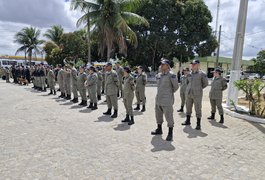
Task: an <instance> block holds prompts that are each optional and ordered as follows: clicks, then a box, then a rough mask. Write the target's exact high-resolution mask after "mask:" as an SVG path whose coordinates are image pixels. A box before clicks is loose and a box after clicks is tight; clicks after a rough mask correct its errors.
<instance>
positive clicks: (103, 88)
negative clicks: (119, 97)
mask: <svg viewBox="0 0 265 180" xmlns="http://www.w3.org/2000/svg"><path fill="white" fill-rule="evenodd" d="M101 88H102V91H104V90H105V81H102V87H101Z"/></svg>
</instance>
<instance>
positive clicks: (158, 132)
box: [151, 124, 163, 135]
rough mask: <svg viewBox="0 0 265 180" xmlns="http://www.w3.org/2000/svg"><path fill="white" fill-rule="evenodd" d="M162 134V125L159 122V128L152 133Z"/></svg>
mask: <svg viewBox="0 0 265 180" xmlns="http://www.w3.org/2000/svg"><path fill="white" fill-rule="evenodd" d="M160 134H163V131H162V125H161V124H158V125H157V129H156V130H155V131H152V132H151V135H160Z"/></svg>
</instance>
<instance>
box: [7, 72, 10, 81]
mask: <svg viewBox="0 0 265 180" xmlns="http://www.w3.org/2000/svg"><path fill="white" fill-rule="evenodd" d="M6 82H10V81H9V74H8V75H6Z"/></svg>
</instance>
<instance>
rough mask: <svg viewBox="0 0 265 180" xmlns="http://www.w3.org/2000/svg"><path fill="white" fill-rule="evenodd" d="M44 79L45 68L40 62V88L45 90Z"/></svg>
mask: <svg viewBox="0 0 265 180" xmlns="http://www.w3.org/2000/svg"><path fill="white" fill-rule="evenodd" d="M45 79H46V69H45V68H44V66H43V63H41V64H40V86H41V90H42V91H44V92H46V83H45Z"/></svg>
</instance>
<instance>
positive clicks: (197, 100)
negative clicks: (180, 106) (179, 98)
mask: <svg viewBox="0 0 265 180" xmlns="http://www.w3.org/2000/svg"><path fill="white" fill-rule="evenodd" d="M191 65H192V68H191V72H190V73H189V74H188V75H187V77H188V79H187V83H188V85H187V89H186V109H187V112H186V121H185V122H184V123H182V125H184V126H185V125H190V117H191V113H192V106H193V104H194V106H195V112H196V117H197V126H196V128H195V129H196V130H200V129H201V117H202V95H203V89H204V88H206V87H207V86H208V79H207V76H206V74H205V73H204V72H202V71H201V70H200V61H199V60H193V61H192V62H191Z"/></svg>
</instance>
